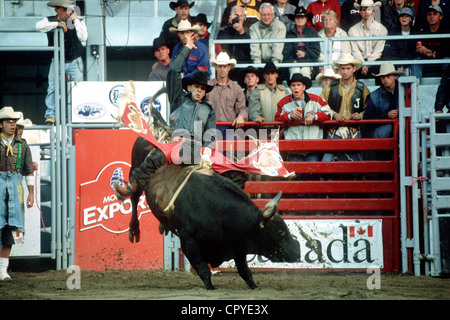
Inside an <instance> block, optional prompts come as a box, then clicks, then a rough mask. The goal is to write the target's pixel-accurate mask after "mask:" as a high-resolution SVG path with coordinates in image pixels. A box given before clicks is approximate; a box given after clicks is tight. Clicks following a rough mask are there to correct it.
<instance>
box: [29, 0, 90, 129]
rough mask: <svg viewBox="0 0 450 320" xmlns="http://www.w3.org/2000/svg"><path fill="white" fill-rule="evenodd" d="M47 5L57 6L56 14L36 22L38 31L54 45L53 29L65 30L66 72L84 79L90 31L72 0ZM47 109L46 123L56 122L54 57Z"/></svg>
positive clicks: (51, 66) (75, 77) (71, 78)
mask: <svg viewBox="0 0 450 320" xmlns="http://www.w3.org/2000/svg"><path fill="white" fill-rule="evenodd" d="M47 6H49V7H53V8H55V12H56V15H55V16H49V17H46V18H44V19H42V20H40V21H38V22H37V23H36V31H39V32H46V33H47V38H48V44H49V46H53V32H51V31H53V30H55V29H56V28H62V29H63V30H64V53H65V72H66V76H67V77H69V78H70V80H71V81H81V80H83V69H84V65H83V60H82V59H81V56H82V54H83V45H82V44H81V42H83V41H86V40H87V38H88V32H87V28H86V24H85V23H84V21H82V20H80V19H79V18H78V16H77V14H76V13H75V11H74V7H75V4H71V3H70V0H57V1H50V2H48V3H47ZM45 104H46V105H47V111H46V112H45V123H46V124H48V125H52V124H54V123H55V64H54V61H53V59H52V62H51V64H50V70H49V72H48V89H47V96H46V98H45Z"/></svg>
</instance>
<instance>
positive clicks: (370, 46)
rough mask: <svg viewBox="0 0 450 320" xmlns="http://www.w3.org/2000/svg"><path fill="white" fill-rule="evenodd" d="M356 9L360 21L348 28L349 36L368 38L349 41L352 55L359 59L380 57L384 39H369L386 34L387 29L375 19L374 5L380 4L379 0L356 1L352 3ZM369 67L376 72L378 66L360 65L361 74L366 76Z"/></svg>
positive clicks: (376, 58) (373, 59) (366, 59)
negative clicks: (359, 14)
mask: <svg viewBox="0 0 450 320" xmlns="http://www.w3.org/2000/svg"><path fill="white" fill-rule="evenodd" d="M354 6H355V8H356V9H360V10H361V21H360V22H358V23H357V24H355V25H354V26H353V27H351V28H350V29H349V30H348V36H349V37H366V38H367V39H368V40H357V41H351V42H350V44H351V49H352V54H353V56H354V57H355V58H356V59H358V60H361V61H375V60H378V59H380V58H381V55H382V53H383V50H384V44H385V42H386V41H385V40H370V37H372V36H377V37H378V36H386V35H387V34H388V31H387V29H386V28H385V27H384V26H383V25H382V24H381V23H380V22H378V21H376V20H375V13H376V7H380V6H381V2H375V3H374V2H373V0H362V1H361V5H359V4H358V3H357V2H355V4H354ZM369 69H370V71H371V72H372V73H378V71H379V66H371V67H369V66H367V65H364V66H362V67H361V76H362V77H366V76H368V75H369V74H370V73H369Z"/></svg>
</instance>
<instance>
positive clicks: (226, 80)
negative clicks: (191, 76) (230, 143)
mask: <svg viewBox="0 0 450 320" xmlns="http://www.w3.org/2000/svg"><path fill="white" fill-rule="evenodd" d="M211 63H212V65H213V66H214V67H215V68H216V78H215V79H212V80H209V82H208V84H209V85H210V86H213V89H212V90H211V91H210V92H209V93H208V94H206V98H207V99H208V101H209V102H210V103H211V104H212V105H213V107H214V110H215V111H216V121H232V122H233V123H232V125H231V126H232V127H234V128H236V129H238V128H242V127H243V126H244V121H247V119H248V108H247V107H246V105H245V95H244V92H243V91H242V88H241V87H240V86H239V85H238V84H237V83H235V82H233V81H232V80H231V79H230V77H229V73H230V70H231V69H232V68H234V67H235V66H236V60H235V59H230V57H229V56H228V54H227V53H226V52H221V53H219V54H218V55H217V58H216V59H212V61H211ZM217 129H218V130H219V131H221V132H222V137H225V130H226V129H229V128H228V127H223V126H221V127H218V128H217Z"/></svg>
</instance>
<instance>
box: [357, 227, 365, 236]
mask: <svg viewBox="0 0 450 320" xmlns="http://www.w3.org/2000/svg"><path fill="white" fill-rule="evenodd" d="M356 232H358V234H359V235H363V234H364V233H366V230H364V228H363V227H360V228H359V229H358V230H356Z"/></svg>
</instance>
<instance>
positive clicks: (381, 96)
mask: <svg viewBox="0 0 450 320" xmlns="http://www.w3.org/2000/svg"><path fill="white" fill-rule="evenodd" d="M401 74H403V72H401V71H397V70H396V69H395V67H394V65H393V64H392V63H391V62H384V63H383V64H382V65H381V66H380V73H379V74H374V76H375V77H380V81H381V86H380V87H379V88H378V89H376V90H375V91H372V92H371V93H370V95H369V100H368V101H367V107H366V111H365V112H364V119H395V118H398V83H397V76H398V75H401ZM392 130H393V125H392V124H381V125H377V126H376V127H375V128H372V130H371V132H370V138H389V137H391V136H392Z"/></svg>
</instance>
